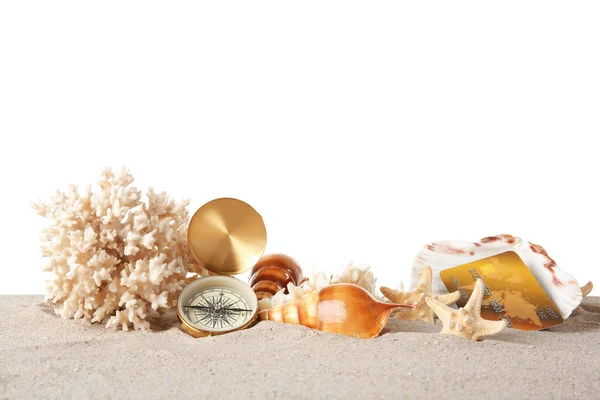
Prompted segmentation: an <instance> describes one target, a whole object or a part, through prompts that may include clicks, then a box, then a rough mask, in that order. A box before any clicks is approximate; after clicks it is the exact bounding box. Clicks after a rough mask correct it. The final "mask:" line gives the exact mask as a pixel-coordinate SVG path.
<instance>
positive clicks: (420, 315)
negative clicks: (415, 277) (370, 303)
mask: <svg viewBox="0 0 600 400" xmlns="http://www.w3.org/2000/svg"><path fill="white" fill-rule="evenodd" d="M431 279H432V274H431V268H429V267H425V268H424V269H423V274H422V275H421V280H420V281H419V285H418V286H417V289H416V290H415V291H414V292H409V293H405V292H404V290H403V288H402V287H401V289H400V290H392V289H390V288H387V287H382V288H381V289H380V290H381V293H382V294H383V295H384V296H385V297H387V298H388V299H389V300H390V301H391V302H392V303H396V304H408V305H411V306H414V307H415V308H413V309H412V310H409V311H404V312H398V313H395V314H394V315H393V317H394V318H398V319H404V320H410V321H425V322H431V323H433V322H434V321H435V320H434V318H435V314H434V313H433V310H432V309H431V308H429V306H428V305H427V303H426V302H425V299H426V298H427V297H433V298H434V299H436V300H438V301H440V302H441V303H443V304H446V305H449V304H454V303H456V302H457V301H458V299H460V292H453V293H449V294H443V295H439V296H435V295H433V294H432V293H431Z"/></svg>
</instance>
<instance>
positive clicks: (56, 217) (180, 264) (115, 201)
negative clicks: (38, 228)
mask: <svg viewBox="0 0 600 400" xmlns="http://www.w3.org/2000/svg"><path fill="white" fill-rule="evenodd" d="M133 180H134V179H133V176H132V175H130V174H129V172H128V171H127V170H125V169H122V170H120V171H117V172H113V171H112V170H110V169H104V170H103V171H102V173H101V178H100V180H99V182H98V186H99V187H98V189H99V190H98V191H96V192H92V190H91V188H90V187H88V188H87V189H86V190H84V191H83V193H81V194H80V193H79V191H78V189H77V187H76V186H71V187H70V189H69V191H67V192H60V191H57V192H56V194H55V195H54V196H52V197H51V199H50V201H49V202H47V203H43V202H39V203H36V204H34V206H33V207H34V209H35V210H36V212H37V213H38V214H39V215H41V216H43V217H45V218H47V219H48V220H49V221H50V224H49V226H48V227H47V228H45V229H44V231H43V236H42V238H41V240H42V243H41V249H42V255H43V257H45V258H46V260H47V265H46V266H45V267H44V268H43V270H44V271H46V272H49V273H50V279H49V280H48V293H47V296H46V301H47V302H49V303H52V304H53V305H54V310H55V312H56V314H57V315H59V316H61V317H63V318H73V319H80V320H82V323H92V322H100V323H105V324H106V327H112V328H119V327H120V328H122V329H123V330H128V329H129V328H131V327H133V328H134V329H142V330H145V329H148V328H149V326H150V324H149V323H148V321H146V320H145V318H146V316H147V315H148V313H149V312H150V311H151V310H164V309H168V308H170V307H172V306H174V305H175V303H176V301H177V296H178V294H179V292H180V290H181V289H182V288H183V286H184V285H185V283H186V282H187V281H188V280H189V279H186V275H187V273H188V272H193V273H197V274H204V272H205V271H204V270H203V269H202V268H201V267H200V266H199V265H197V264H196V263H195V261H194V260H193V258H192V257H191V255H190V253H189V250H188V247H187V238H186V236H187V222H188V219H189V214H188V212H187V209H186V207H187V205H188V201H182V202H180V203H177V202H175V201H174V200H173V199H171V198H170V197H169V196H167V194H166V193H164V192H162V193H155V192H154V190H153V189H151V188H150V189H149V190H148V192H147V200H148V201H147V203H146V202H144V201H143V200H142V195H141V191H140V190H138V189H137V188H135V187H133V186H131V184H132V183H133Z"/></svg>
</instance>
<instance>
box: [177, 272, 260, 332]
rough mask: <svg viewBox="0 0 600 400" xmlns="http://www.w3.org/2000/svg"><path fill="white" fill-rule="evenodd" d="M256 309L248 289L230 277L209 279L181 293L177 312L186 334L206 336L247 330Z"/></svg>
mask: <svg viewBox="0 0 600 400" xmlns="http://www.w3.org/2000/svg"><path fill="white" fill-rule="evenodd" d="M257 307H258V304H257V300H256V295H255V294H254V292H253V291H252V289H251V288H250V287H249V286H248V285H246V284H245V283H243V282H242V281H240V280H238V279H236V278H233V277H228V276H211V277H206V278H200V279H197V280H195V281H193V282H192V283H190V284H189V285H187V286H186V287H185V288H184V289H183V291H182V292H181V295H180V296H179V302H178V305H177V311H178V316H179V319H180V320H181V322H182V324H183V327H184V329H185V330H186V331H187V332H188V333H191V334H192V335H194V336H208V335H218V334H221V333H226V332H231V331H234V330H238V329H242V328H245V327H247V326H249V325H250V324H251V323H252V322H254V320H255V319H256V315H257Z"/></svg>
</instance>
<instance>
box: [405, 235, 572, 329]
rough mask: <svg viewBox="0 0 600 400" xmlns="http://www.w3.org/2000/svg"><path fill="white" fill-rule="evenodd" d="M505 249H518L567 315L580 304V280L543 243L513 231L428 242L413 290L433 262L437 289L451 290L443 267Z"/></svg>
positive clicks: (414, 276)
mask: <svg viewBox="0 0 600 400" xmlns="http://www.w3.org/2000/svg"><path fill="white" fill-rule="evenodd" d="M505 251H514V252H516V253H517V254H518V255H519V256H520V257H521V259H522V260H523V262H525V264H526V265H527V267H528V268H529V270H530V271H531V273H532V274H533V276H535V278H536V279H537V281H538V282H539V283H540V285H541V286H542V287H543V288H544V290H545V291H546V293H548V296H550V298H551V299H552V301H553V302H554V304H556V306H557V307H558V309H559V310H560V313H561V315H562V317H563V318H567V317H568V316H569V315H571V312H572V311H573V310H574V309H575V308H577V306H579V303H581V300H582V293H581V288H580V287H579V284H578V283H577V280H576V279H575V278H574V277H573V276H571V275H569V274H567V273H566V272H564V271H563V270H561V269H560V268H558V266H557V265H556V263H555V262H554V260H553V259H552V258H550V257H549V256H548V253H546V250H544V248H543V247H542V246H539V245H536V244H533V243H531V242H527V241H525V240H522V239H520V238H517V237H514V236H511V235H498V236H491V237H486V238H483V239H481V240H480V241H479V242H465V241H456V240H447V241H440V242H435V243H431V244H428V245H426V246H425V247H424V248H423V250H421V252H420V253H419V254H418V255H417V258H416V259H415V262H414V264H413V268H412V276H411V281H410V282H411V288H412V289H411V290H414V289H415V288H416V286H417V285H418V283H419V279H420V278H421V273H422V271H423V267H425V266H430V267H431V269H432V270H433V286H432V289H433V292H434V293H436V294H437V293H448V290H447V289H446V286H445V285H444V283H443V282H442V280H441V279H440V275H439V273H440V271H443V270H445V269H448V268H452V267H456V266H458V265H462V264H466V263H469V262H472V261H476V260H480V259H482V258H486V257H491V256H493V255H496V254H500V253H503V252H505Z"/></svg>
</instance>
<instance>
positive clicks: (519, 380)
mask: <svg viewBox="0 0 600 400" xmlns="http://www.w3.org/2000/svg"><path fill="white" fill-rule="evenodd" d="M582 308H583V309H582V310H581V311H579V312H577V313H576V315H574V316H573V317H571V318H569V319H568V320H567V321H566V322H565V323H563V324H562V325H560V326H557V327H554V328H551V329H548V330H545V331H538V332H522V331H516V330H512V329H510V330H507V331H505V332H503V333H501V334H500V335H498V336H495V337H493V338H490V339H486V340H484V341H481V342H470V341H467V340H464V339H461V338H458V337H454V336H445V335H440V334H439V331H440V330H441V325H440V324H439V322H438V324H436V325H432V324H427V323H424V322H423V323H421V322H408V321H407V322H405V321H399V320H395V319H391V320H390V322H389V323H388V325H387V327H386V330H385V331H384V332H383V333H382V335H380V336H379V337H377V338H375V339H367V340H365V339H353V338H349V337H345V336H339V335H333V334H327V333H323V332H318V331H315V330H311V329H308V328H305V327H302V326H294V325H288V324H281V323H275V322H261V323H259V324H258V325H256V326H254V327H253V328H251V329H247V330H244V331H240V332H234V333H231V334H227V335H223V336H215V337H208V338H201V339H195V338H192V337H191V336H188V335H187V334H185V333H184V332H183V331H181V330H180V328H179V325H178V323H177V318H176V316H175V314H174V313H173V312H169V313H167V314H166V315H165V316H163V317H162V318H159V319H156V320H154V321H153V331H152V332H122V331H113V330H110V329H106V328H104V327H103V326H101V325H97V324H96V325H92V326H84V325H81V324H79V323H78V322H76V321H73V320H64V319H60V318H58V317H56V316H55V314H54V311H53V310H52V308H51V307H50V306H48V305H46V304H43V298H42V297H41V296H0V398H9V399H20V398H57V399H58V398H61V399H64V398H112V399H117V398H135V399H146V398H153V399H154V398H173V399H175V398H190V399H191V398H195V399H198V398H200V399H203V398H204V399H234V398H235V399H359V398H360V399H385V398H393V399H396V398H403V399H429V398H434V399H440V398H443V399H598V398H600V298H598V297H591V298H587V299H586V300H585V301H584V303H583V306H582Z"/></svg>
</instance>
